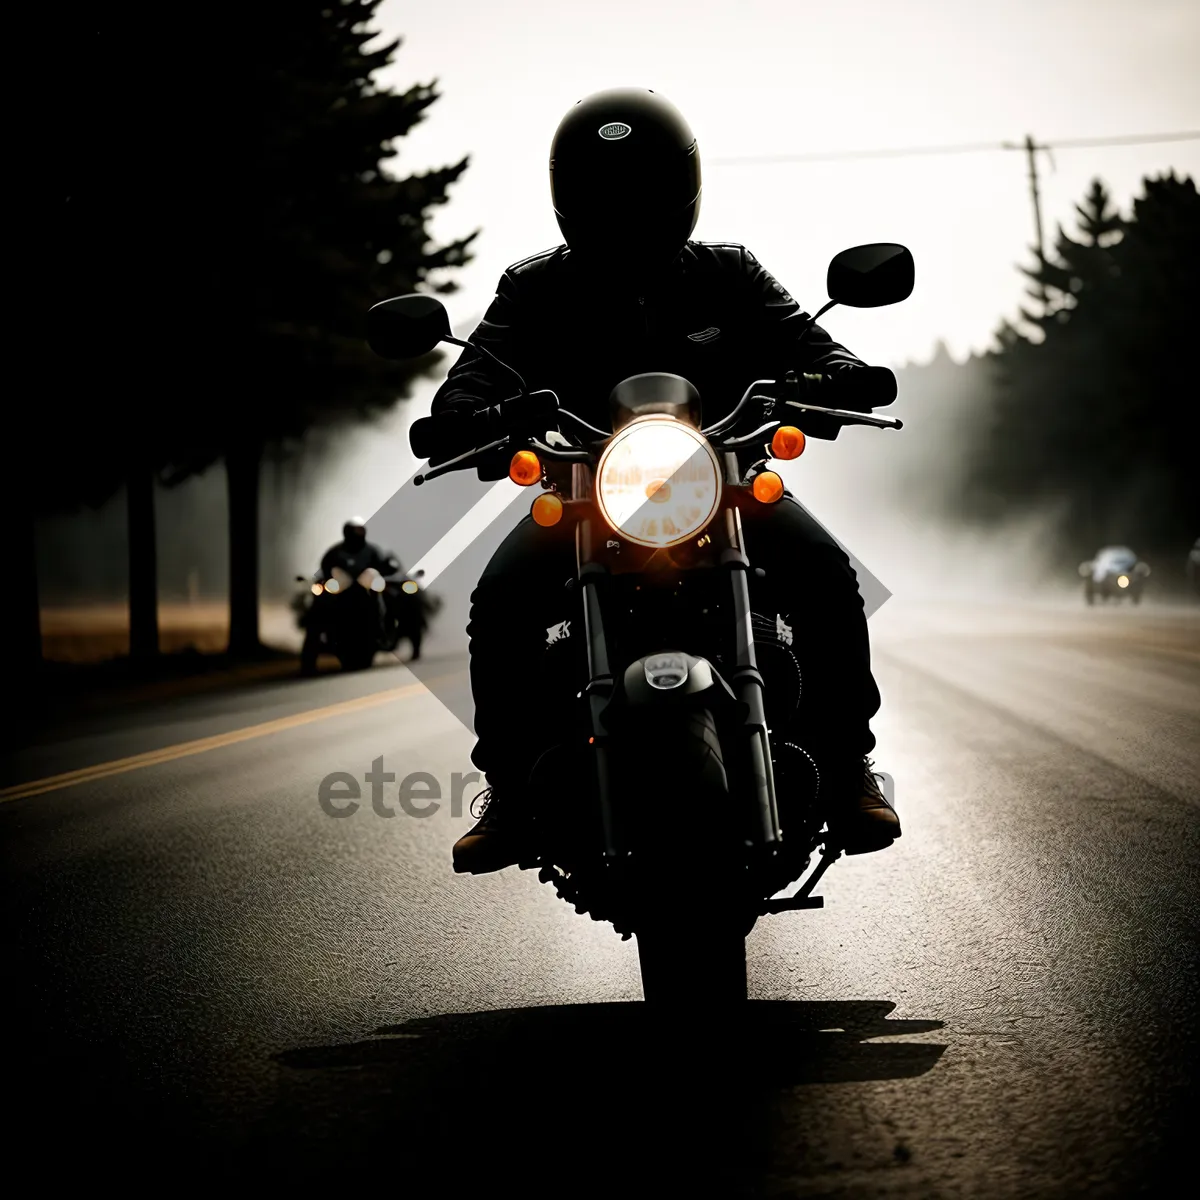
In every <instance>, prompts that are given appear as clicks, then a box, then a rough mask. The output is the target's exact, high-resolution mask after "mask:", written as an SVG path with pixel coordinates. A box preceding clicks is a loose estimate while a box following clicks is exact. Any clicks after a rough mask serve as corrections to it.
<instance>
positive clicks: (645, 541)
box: [596, 415, 721, 549]
mask: <svg viewBox="0 0 1200 1200" xmlns="http://www.w3.org/2000/svg"><path fill="white" fill-rule="evenodd" d="M596 499H597V501H598V503H599V505H600V511H601V513H602V514H603V515H604V519H605V520H606V521H607V522H608V523H609V524H610V525H611V526H612V527H613V529H614V530H615V531H616V532H617V533H619V534H620V535H621V536H622V537H625V538H628V540H629V541H631V542H635V543H636V544H637V545H639V546H651V547H654V548H656V549H665V548H666V547H668V546H678V545H679V544H680V543H681V542H686V541H687V540H688V538H690V537H692V536H693V535H694V534H697V533H699V532H700V530H702V529H703V528H704V527H705V525H707V524H708V523H709V521H711V520H712V519H713V517H714V516H715V515H716V511H717V506H718V504H720V502H721V468H720V464H719V463H718V462H717V456H716V454H715V453H714V452H713V449H712V447H711V446H710V445H709V444H708V442H707V440H706V439H705V438H704V437H702V436H701V434H700V433H699V431H698V430H695V429H693V428H692V427H691V426H690V425H685V424H684V423H683V422H682V421H678V420H676V419H675V418H674V417H668V416H658V415H656V416H652V417H639V418H638V419H637V420H635V421H631V422H630V423H629V424H628V425H626V426H625V428H624V429H622V430H621V431H620V432H619V433H617V434H616V435H615V436H614V437H613V439H612V441H610V442H609V443H608V445H607V446H606V447H605V449H604V453H603V454H602V455H601V456H600V462H599V464H598V466H597V468H596Z"/></svg>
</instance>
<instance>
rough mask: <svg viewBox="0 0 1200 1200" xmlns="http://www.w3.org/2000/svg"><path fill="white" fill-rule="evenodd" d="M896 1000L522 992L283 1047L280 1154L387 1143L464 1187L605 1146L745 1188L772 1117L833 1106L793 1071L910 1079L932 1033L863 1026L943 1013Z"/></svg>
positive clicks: (911, 1027) (913, 1024) (824, 1079)
mask: <svg viewBox="0 0 1200 1200" xmlns="http://www.w3.org/2000/svg"><path fill="white" fill-rule="evenodd" d="M895 1007H896V1006H895V1004H894V1003H893V1002H891V1001H887V1000H854V1001H804V1002H791V1001H751V1002H750V1003H749V1004H747V1005H746V1007H745V1009H744V1010H743V1011H742V1012H741V1013H740V1014H739V1015H738V1016H737V1017H729V1016H722V1017H709V1018H704V1017H701V1016H700V1015H699V1014H697V1013H690V1014H689V1013H682V1012H672V1013H666V1014H655V1013H654V1012H653V1011H651V1010H649V1009H647V1007H646V1006H645V1005H643V1004H633V1003H617V1004H588V1005H565V1006H550V1007H533V1008H520V1009H505V1010H500V1011H493V1012H477V1013H458V1014H447V1015H443V1016H431V1017H423V1018H418V1019H414V1020H410V1021H406V1022H405V1023H404V1024H402V1025H396V1026H387V1027H384V1028H381V1029H378V1030H376V1031H375V1036H373V1037H371V1038H369V1039H367V1040H363V1041H358V1042H351V1043H347V1044H344V1045H335V1046H313V1047H307V1048H300V1049H293V1050H288V1051H285V1052H283V1053H281V1054H278V1055H276V1056H275V1061H276V1062H277V1063H278V1064H279V1065H280V1066H281V1067H283V1068H285V1069H284V1070H283V1071H281V1072H280V1082H279V1103H280V1106H281V1107H280V1108H279V1109H277V1111H276V1113H275V1124H276V1128H278V1129H283V1128H286V1130H287V1143H288V1144H287V1148H286V1150H285V1148H284V1146H282V1145H280V1146H279V1151H280V1155H279V1161H281V1162H282V1161H287V1162H288V1164H289V1166H290V1167H291V1168H292V1169H295V1168H296V1167H297V1166H298V1165H299V1164H298V1161H297V1159H296V1158H295V1157H294V1155H295V1153H296V1152H297V1148H298V1150H299V1153H300V1155H301V1158H302V1159H303V1158H304V1157H305V1156H308V1157H309V1159H310V1161H311V1162H312V1164H313V1165H314V1166H330V1165H333V1164H332V1163H331V1162H330V1161H329V1155H330V1154H331V1153H332V1154H334V1155H336V1158H337V1159H338V1160H339V1161H341V1160H343V1159H344V1161H345V1163H346V1164H347V1165H350V1164H356V1165H357V1167H358V1168H360V1169H361V1168H362V1167H363V1165H364V1159H363V1156H364V1155H366V1156H367V1157H368V1158H369V1157H370V1156H371V1155H372V1153H378V1154H386V1155H387V1156H388V1157H389V1159H390V1160H391V1162H392V1164H393V1167H395V1168H399V1169H400V1170H402V1172H403V1175H402V1176H401V1177H403V1178H406V1180H407V1181H408V1182H409V1183H410V1184H411V1183H412V1181H413V1180H414V1179H426V1178H428V1179H430V1180H435V1179H439V1178H440V1179H443V1180H453V1181H454V1182H455V1183H456V1184H458V1185H459V1186H460V1188H461V1189H466V1188H467V1187H469V1186H471V1184H472V1182H477V1183H478V1184H479V1186H484V1185H486V1184H488V1183H491V1184H492V1185H494V1184H495V1183H496V1182H497V1180H498V1179H503V1178H510V1179H511V1178H529V1177H530V1175H531V1173H532V1174H533V1175H538V1174H541V1173H542V1172H544V1171H546V1170H550V1169H553V1170H554V1171H555V1172H562V1171H567V1172H570V1174H571V1176H572V1177H573V1185H572V1186H574V1185H575V1184H576V1183H578V1182H579V1173H580V1172H581V1171H582V1172H583V1173H584V1175H586V1176H588V1177H589V1178H590V1177H591V1174H592V1173H593V1172H594V1171H597V1170H603V1169H604V1168H603V1166H602V1164H603V1163H604V1162H606V1161H607V1162H608V1164H609V1167H610V1168H616V1156H618V1155H619V1157H620V1159H622V1160H624V1162H625V1164H626V1166H625V1168H624V1170H629V1169H630V1167H629V1164H630V1163H631V1162H633V1161H637V1162H638V1163H639V1164H643V1163H644V1164H647V1167H646V1170H650V1169H651V1168H652V1167H653V1169H655V1170H657V1171H658V1172H659V1173H661V1174H662V1176H663V1177H664V1178H669V1179H670V1180H671V1182H672V1184H673V1185H674V1186H675V1187H677V1186H678V1185H679V1183H680V1179H681V1176H685V1175H688V1174H694V1175H695V1177H696V1178H698V1179H699V1178H702V1179H704V1180H705V1181H708V1182H711V1181H712V1179H713V1178H714V1177H720V1178H723V1179H725V1180H726V1181H727V1183H728V1186H729V1188H730V1189H731V1190H730V1191H727V1192H724V1193H723V1194H736V1193H739V1192H741V1191H742V1190H743V1189H744V1188H745V1187H751V1190H753V1186H754V1184H755V1176H756V1175H757V1176H758V1177H759V1180H761V1173H762V1172H763V1171H765V1170H766V1169H767V1164H768V1163H769V1162H770V1161H771V1160H772V1159H773V1158H774V1157H775V1154H776V1150H775V1149H774V1142H775V1141H777V1140H779V1138H786V1139H787V1140H789V1141H790V1140H791V1137H790V1136H789V1135H785V1134H784V1133H783V1132H782V1130H783V1128H784V1127H794V1126H795V1122H796V1120H797V1117H798V1116H799V1117H800V1118H801V1120H802V1121H811V1122H813V1123H817V1124H819V1123H820V1122H821V1121H822V1120H824V1121H826V1122H827V1121H828V1120H830V1119H832V1118H831V1116H830V1114H829V1113H828V1111H826V1110H825V1106H824V1105H823V1104H822V1102H821V1100H820V1099H819V1092H823V1091H824V1089H816V1088H808V1087H807V1085H823V1084H848V1083H849V1084H852V1083H863V1082H870V1081H878V1080H898V1079H909V1078H914V1077H916V1076H919V1075H923V1074H924V1073H926V1072H927V1071H930V1070H931V1069H932V1068H933V1067H934V1066H935V1065H936V1064H937V1062H938V1060H939V1059H940V1058H941V1056H942V1054H943V1052H944V1051H945V1049H946V1046H945V1045H941V1044H934V1043H929V1042H907V1043H905V1042H893V1041H882V1042H881V1041H875V1040H874V1039H878V1038H889V1039H890V1038H894V1037H896V1036H898V1035H900V1036H903V1035H911V1034H924V1033H929V1032H932V1031H934V1030H937V1029H940V1028H942V1026H943V1022H941V1021H936V1020H889V1019H888V1016H889V1014H890V1013H891V1012H892V1011H893V1010H894V1009H895ZM809 1110H811V1111H809ZM261 1149H263V1148H262V1147H261V1146H260V1150H261ZM400 1160H402V1162H401V1161H400ZM551 1160H553V1162H551ZM756 1164H757V1165H756ZM640 1169H641V1168H640V1167H639V1170H640ZM618 1170H619V1169H618ZM473 1172H475V1173H477V1174H474V1175H472V1173H473ZM622 1173H623V1172H622ZM468 1176H471V1178H467V1177H468ZM642 1177H643V1178H645V1175H644V1173H643V1176H642ZM583 1182H585V1183H586V1182H587V1179H584V1180H583ZM601 1190H604V1189H601ZM608 1190H609V1192H610V1193H611V1191H612V1190H613V1178H612V1177H611V1176H610V1177H609V1178H608ZM617 1190H625V1188H624V1187H622V1188H620V1189H617Z"/></svg>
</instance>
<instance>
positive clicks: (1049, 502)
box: [964, 174, 1200, 557]
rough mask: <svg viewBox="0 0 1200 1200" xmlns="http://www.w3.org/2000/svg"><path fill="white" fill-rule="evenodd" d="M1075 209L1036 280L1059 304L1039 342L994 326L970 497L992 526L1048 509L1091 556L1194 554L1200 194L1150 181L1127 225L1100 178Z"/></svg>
mask: <svg viewBox="0 0 1200 1200" xmlns="http://www.w3.org/2000/svg"><path fill="white" fill-rule="evenodd" d="M1078 211H1079V215H1080V235H1079V237H1077V238H1068V237H1065V236H1062V237H1060V238H1059V240H1058V243H1057V245H1056V253H1057V258H1056V260H1055V261H1054V262H1053V263H1051V264H1047V270H1046V271H1045V272H1042V273H1031V274H1032V276H1033V277H1034V278H1035V279H1039V280H1040V279H1042V278H1045V279H1046V281H1047V284H1048V286H1051V287H1054V288H1057V289H1058V294H1059V298H1060V303H1059V306H1058V308H1057V310H1056V311H1055V312H1053V313H1052V314H1051V316H1050V317H1049V318H1048V319H1047V320H1045V321H1042V322H1041V325H1042V330H1043V333H1044V337H1043V339H1042V340H1041V341H1040V342H1039V341H1034V340H1032V339H1030V338H1028V337H1025V336H1021V335H1018V334H1017V332H1016V331H1015V330H1014V329H1013V327H1012V326H1011V325H1008V324H1005V325H1004V326H1002V328H1001V331H1000V332H999V334H998V341H999V343H1000V346H999V349H998V350H997V351H996V352H995V353H994V355H993V356H992V357H993V359H994V363H995V367H996V371H995V376H994V382H993V384H992V386H991V388H990V389H989V393H988V395H987V397H986V402H985V405H984V410H983V411H984V413H985V414H986V415H985V416H983V417H981V419H980V420H979V421H978V422H977V424H976V427H975V430H974V434H973V437H972V438H971V441H970V444H969V446H968V450H967V462H968V464H969V465H968V470H967V471H966V472H965V475H964V478H965V479H966V480H967V486H966V489H965V493H966V494H965V497H964V501H965V504H966V506H967V508H968V510H969V511H970V512H971V513H973V514H974V515H975V516H976V517H977V518H979V519H981V520H987V521H997V520H1002V519H1003V518H1004V517H1005V516H1009V515H1014V514H1017V513H1020V512H1021V511H1022V510H1029V511H1033V510H1037V511H1043V512H1044V511H1047V510H1048V509H1052V510H1053V511H1054V512H1056V513H1057V514H1058V515H1057V516H1056V517H1055V518H1054V520H1055V522H1056V527H1055V529H1054V532H1053V535H1052V536H1051V537H1050V538H1049V539H1048V546H1053V547H1056V548H1058V549H1061V550H1065V549H1068V548H1069V550H1070V552H1071V553H1075V552H1076V551H1077V552H1078V553H1079V555H1080V556H1081V557H1083V556H1086V555H1087V554H1090V553H1092V552H1094V551H1095V549H1096V547H1097V546H1098V545H1099V544H1101V543H1103V542H1106V541H1122V542H1129V543H1130V544H1134V545H1137V546H1138V547H1139V548H1140V549H1141V551H1142V553H1143V554H1147V553H1150V552H1152V551H1154V550H1158V551H1160V552H1162V553H1164V554H1172V553H1176V552H1179V553H1182V551H1178V547H1180V546H1184V547H1186V546H1188V545H1190V544H1191V542H1192V541H1193V540H1194V538H1195V536H1196V535H1195V529H1197V528H1200V489H1198V488H1196V486H1195V468H1194V459H1195V446H1196V444H1197V439H1198V438H1200V408H1198V406H1197V405H1195V404H1194V403H1192V401H1191V397H1192V396H1193V395H1194V394H1195V385H1194V381H1193V379H1192V367H1191V364H1190V361H1189V358H1188V354H1187V347H1188V346H1189V345H1190V343H1191V341H1192V340H1194V336H1195V329H1196V324H1197V319H1198V317H1200V312H1198V306H1197V298H1196V286H1195V280H1196V278H1197V276H1198V274H1200V198H1198V197H1197V192H1196V186H1195V183H1194V181H1193V180H1191V179H1177V178H1176V177H1175V176H1174V175H1173V174H1171V175H1168V176H1164V177H1162V178H1158V179H1147V180H1146V181H1145V182H1144V195H1143V196H1142V197H1139V198H1138V199H1137V200H1136V201H1135V203H1134V206H1133V212H1132V214H1131V216H1130V217H1129V218H1128V219H1125V220H1123V219H1121V218H1120V217H1118V216H1117V215H1116V214H1113V213H1112V212H1111V211H1110V209H1109V206H1108V198H1107V195H1106V193H1105V192H1104V190H1103V188H1102V187H1100V186H1099V185H1093V187H1092V189H1091V191H1090V192H1089V195H1088V197H1087V198H1086V200H1085V201H1084V203H1083V204H1082V205H1081V206H1080V207H1079V210H1078ZM1068 295H1069V297H1070V299H1069V300H1064V299H1062V297H1064V296H1068Z"/></svg>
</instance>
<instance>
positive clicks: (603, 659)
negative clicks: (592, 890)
mask: <svg viewBox="0 0 1200 1200" xmlns="http://www.w3.org/2000/svg"><path fill="white" fill-rule="evenodd" d="M575 556H576V562H577V564H578V568H579V583H580V585H581V587H582V589H583V625H584V635H585V637H586V639H587V656H588V682H587V687H586V688H585V689H584V690H585V692H586V694H587V699H588V716H589V719H590V724H591V731H592V749H593V751H594V753H595V763H596V784H597V796H598V799H599V803H600V822H601V826H602V828H603V831H604V856H605V858H606V859H608V860H609V861H612V860H614V859H616V858H617V857H618V856H619V853H620V849H619V846H618V843H617V836H616V830H615V828H614V822H613V810H612V796H611V791H610V779H611V768H610V763H609V750H608V731H607V730H606V729H605V727H604V723H603V721H602V720H601V713H603V711H604V708H605V706H606V705H607V704H608V702H609V700H610V699H611V697H612V693H613V677H612V672H611V670H610V668H609V663H608V642H607V640H606V638H605V636H604V617H603V614H602V612H601V608H600V596H599V590H598V589H599V584H600V581H601V580H602V579H603V578H604V577H605V576H606V575H607V574H608V572H607V571H606V570H605V569H604V567H603V566H602V565H601V564H600V563H598V562H595V561H594V560H593V556H592V518H591V517H585V518H584V519H583V520H581V521H580V522H579V524H578V525H576V526H575Z"/></svg>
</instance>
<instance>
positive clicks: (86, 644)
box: [42, 603, 300, 663]
mask: <svg viewBox="0 0 1200 1200" xmlns="http://www.w3.org/2000/svg"><path fill="white" fill-rule="evenodd" d="M261 628H262V639H263V641H264V642H266V643H267V644H268V645H271V646H277V647H279V648H281V649H287V650H295V649H298V648H299V645H300V633H299V631H298V630H297V629H296V627H295V623H294V620H293V618H292V614H291V613H290V612H289V611H288V609H287V608H286V607H284V606H282V605H278V606H276V605H268V606H264V608H263V610H262V616H261ZM158 630H159V646H160V649H161V650H162V651H163V652H164V653H167V654H169V653H172V652H174V651H179V650H186V649H188V648H189V647H192V648H194V649H196V650H198V651H200V652H201V653H206V654H215V653H220V652H221V651H223V650H224V649H225V646H226V643H227V642H228V640H229V609H228V607H227V606H226V605H225V604H221V603H218V604H210V603H200V604H160V605H159V609H158ZM42 653H43V656H44V657H45V658H46V659H47V660H49V661H51V662H64V663H95V662H105V661H107V660H108V659H112V658H118V657H120V656H121V655H124V654H128V653H129V608H128V606H127V605H125V604H92V605H79V606H72V607H69V608H68V607H63V608H43V609H42Z"/></svg>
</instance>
